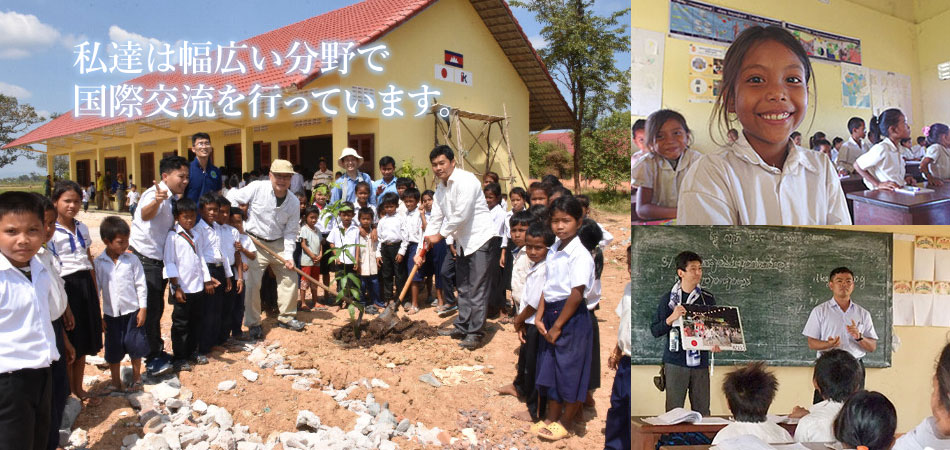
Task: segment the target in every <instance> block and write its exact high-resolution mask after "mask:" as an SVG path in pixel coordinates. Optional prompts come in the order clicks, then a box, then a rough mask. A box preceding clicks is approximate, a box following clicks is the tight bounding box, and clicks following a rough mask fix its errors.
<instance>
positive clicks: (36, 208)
mask: <svg viewBox="0 0 950 450" xmlns="http://www.w3.org/2000/svg"><path fill="white" fill-rule="evenodd" d="M7 214H33V215H35V216H36V217H37V218H38V219H40V223H43V221H44V219H45V218H46V217H45V216H46V211H44V210H43V205H41V204H40V203H39V202H37V201H36V197H35V196H34V195H33V194H32V193H30V192H23V191H8V192H4V193H2V194H0V218H2V217H3V216H5V215H7Z"/></svg>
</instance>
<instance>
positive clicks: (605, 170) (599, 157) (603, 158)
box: [582, 110, 631, 191]
mask: <svg viewBox="0 0 950 450" xmlns="http://www.w3.org/2000/svg"><path fill="white" fill-rule="evenodd" d="M583 145H584V153H583V158H582V162H583V169H582V174H583V175H584V177H586V178H587V179H594V178H596V179H598V180H600V181H602V182H603V183H604V185H605V187H606V189H607V190H608V191H614V190H616V189H617V187H618V186H620V184H621V183H623V181H624V180H629V179H630V155H631V153H630V151H631V144H630V111H629V110H628V111H618V112H615V113H613V114H612V115H610V116H608V117H604V118H603V119H601V121H600V122H599V123H598V124H597V128H596V129H595V130H594V131H593V132H592V133H591V134H590V135H587V136H584V139H583Z"/></svg>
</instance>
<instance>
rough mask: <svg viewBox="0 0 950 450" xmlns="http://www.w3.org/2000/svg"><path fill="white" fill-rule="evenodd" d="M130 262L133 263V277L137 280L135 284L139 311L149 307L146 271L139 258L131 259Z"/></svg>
mask: <svg viewBox="0 0 950 450" xmlns="http://www.w3.org/2000/svg"><path fill="white" fill-rule="evenodd" d="M129 261H131V263H132V276H133V277H134V278H135V279H134V280H133V282H134V283H135V296H136V297H137V298H136V300H138V302H137V303H138V305H139V309H142V308H145V307H147V306H148V289H147V287H146V284H145V269H144V268H143V267H142V263H141V262H140V261H139V259H138V258H136V257H133V258H129Z"/></svg>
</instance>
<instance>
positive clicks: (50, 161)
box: [46, 148, 53, 179]
mask: <svg viewBox="0 0 950 450" xmlns="http://www.w3.org/2000/svg"><path fill="white" fill-rule="evenodd" d="M46 174H47V175H49V176H50V179H52V178H53V155H52V154H51V153H50V152H49V148H47V149H46Z"/></svg>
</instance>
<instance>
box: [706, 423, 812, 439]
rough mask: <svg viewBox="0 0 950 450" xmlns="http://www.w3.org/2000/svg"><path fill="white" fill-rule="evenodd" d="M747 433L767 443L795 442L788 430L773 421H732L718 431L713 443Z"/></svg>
mask: <svg viewBox="0 0 950 450" xmlns="http://www.w3.org/2000/svg"><path fill="white" fill-rule="evenodd" d="M746 434H748V435H751V436H755V437H757V438H759V439H761V440H762V441H763V442H765V443H766V444H783V443H788V442H794V440H793V439H792V435H790V434H788V431H786V430H785V429H784V428H782V427H781V426H780V425H778V424H775V423H772V422H732V423H730V424H729V425H726V426H725V428H723V429H721V430H719V432H718V433H716V437H714V438H713V445H716V444H718V443H720V442H722V441H725V440H728V439H733V438H737V437H739V436H743V435H746Z"/></svg>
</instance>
